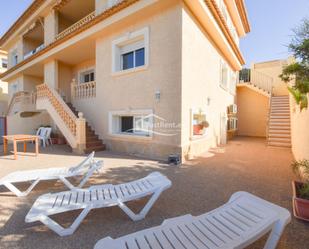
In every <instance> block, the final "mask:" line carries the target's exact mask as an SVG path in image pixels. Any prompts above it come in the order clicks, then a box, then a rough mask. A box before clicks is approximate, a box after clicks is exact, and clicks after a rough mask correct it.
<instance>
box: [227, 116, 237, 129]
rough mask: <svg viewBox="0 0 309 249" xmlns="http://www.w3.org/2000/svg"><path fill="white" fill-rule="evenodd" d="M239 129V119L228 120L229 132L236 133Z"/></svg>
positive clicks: (231, 118)
mask: <svg viewBox="0 0 309 249" xmlns="http://www.w3.org/2000/svg"><path fill="white" fill-rule="evenodd" d="M237 128H238V119H237V118H235V117H230V118H229V119H228V120H227V130H228V131H235V130H237Z"/></svg>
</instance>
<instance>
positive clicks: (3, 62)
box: [1, 59, 8, 68]
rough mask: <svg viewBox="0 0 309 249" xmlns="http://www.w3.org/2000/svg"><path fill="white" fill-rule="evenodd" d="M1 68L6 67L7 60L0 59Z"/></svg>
mask: <svg viewBox="0 0 309 249" xmlns="http://www.w3.org/2000/svg"><path fill="white" fill-rule="evenodd" d="M1 66H2V68H7V67H8V60H7V59H1Z"/></svg>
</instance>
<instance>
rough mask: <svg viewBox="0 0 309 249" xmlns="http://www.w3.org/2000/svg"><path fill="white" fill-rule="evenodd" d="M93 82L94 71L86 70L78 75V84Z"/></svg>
mask: <svg viewBox="0 0 309 249" xmlns="http://www.w3.org/2000/svg"><path fill="white" fill-rule="evenodd" d="M91 81H95V75H94V70H93V69H91V70H88V71H84V72H82V73H80V83H87V82H91Z"/></svg>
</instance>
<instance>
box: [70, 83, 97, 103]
mask: <svg viewBox="0 0 309 249" xmlns="http://www.w3.org/2000/svg"><path fill="white" fill-rule="evenodd" d="M71 96H72V98H73V99H85V98H94V97H95V96H96V82H95V81H91V82H86V83H80V84H77V83H76V81H75V80H73V81H72V83H71Z"/></svg>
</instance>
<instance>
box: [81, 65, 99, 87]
mask: <svg viewBox="0 0 309 249" xmlns="http://www.w3.org/2000/svg"><path fill="white" fill-rule="evenodd" d="M91 71H93V73H94V81H95V80H96V72H95V67H88V68H83V69H81V70H80V71H78V84H85V83H88V82H82V81H81V79H82V76H83V74H85V73H87V72H91Z"/></svg>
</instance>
